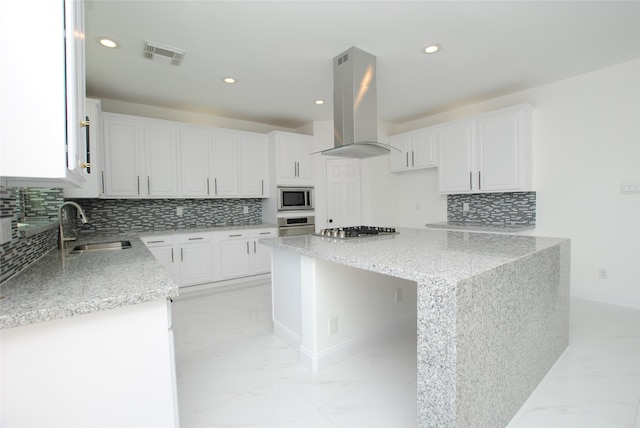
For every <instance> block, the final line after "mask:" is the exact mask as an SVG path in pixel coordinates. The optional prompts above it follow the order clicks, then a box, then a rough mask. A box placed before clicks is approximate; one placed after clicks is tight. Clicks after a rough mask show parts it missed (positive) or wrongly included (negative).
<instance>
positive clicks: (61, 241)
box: [58, 201, 87, 250]
mask: <svg viewBox="0 0 640 428" xmlns="http://www.w3.org/2000/svg"><path fill="white" fill-rule="evenodd" d="M67 205H73V206H74V207H76V209H77V210H78V214H80V221H81V222H82V224H86V223H87V216H86V215H85V214H84V210H83V209H82V207H81V206H80V205H78V204H77V203H76V202H73V201H65V202H63V203H61V204H60V206H59V207H58V223H59V224H60V239H59V242H58V244H59V248H60V249H61V250H64V243H65V242H66V241H75V240H76V239H78V233H77V232H76V236H75V237H73V238H69V237H67V238H65V236H64V227H63V226H62V209H63V208H64V207H65V206H67Z"/></svg>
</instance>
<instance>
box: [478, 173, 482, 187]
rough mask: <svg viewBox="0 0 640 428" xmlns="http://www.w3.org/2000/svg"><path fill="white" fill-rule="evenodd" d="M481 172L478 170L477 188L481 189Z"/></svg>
mask: <svg viewBox="0 0 640 428" xmlns="http://www.w3.org/2000/svg"><path fill="white" fill-rule="evenodd" d="M481 174H482V173H481V172H480V171H478V190H482V184H481V183H482V176H481Z"/></svg>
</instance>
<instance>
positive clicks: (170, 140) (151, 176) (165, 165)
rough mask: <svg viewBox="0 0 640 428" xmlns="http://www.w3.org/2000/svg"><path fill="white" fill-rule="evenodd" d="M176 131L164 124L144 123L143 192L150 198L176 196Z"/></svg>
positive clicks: (174, 128) (171, 126) (172, 126)
mask: <svg viewBox="0 0 640 428" xmlns="http://www.w3.org/2000/svg"><path fill="white" fill-rule="evenodd" d="M177 134H178V129H177V127H176V126H175V125H168V124H164V123H144V124H143V135H144V153H145V170H146V175H145V176H144V181H145V182H144V183H143V187H144V189H145V190H144V191H145V192H146V196H147V197H150V198H175V197H177V196H178V163H177V162H176V159H177V154H178V138H177Z"/></svg>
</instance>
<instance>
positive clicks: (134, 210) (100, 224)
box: [0, 187, 262, 282]
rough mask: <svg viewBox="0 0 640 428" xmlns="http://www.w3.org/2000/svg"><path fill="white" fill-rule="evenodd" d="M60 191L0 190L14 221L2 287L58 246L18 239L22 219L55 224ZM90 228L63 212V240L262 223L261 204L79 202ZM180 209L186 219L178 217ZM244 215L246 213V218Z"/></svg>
mask: <svg viewBox="0 0 640 428" xmlns="http://www.w3.org/2000/svg"><path fill="white" fill-rule="evenodd" d="M64 200H65V199H64V197H63V194H62V190H61V189H39V188H20V189H16V188H6V187H0V216H1V217H11V218H12V221H11V226H12V240H11V242H7V243H5V244H2V245H1V246H0V282H3V281H5V280H6V279H8V278H10V277H11V276H13V275H14V274H16V273H17V272H19V271H21V270H22V269H24V268H26V267H27V266H29V265H31V264H32V263H33V262H35V261H36V260H38V259H39V258H40V257H42V256H43V255H44V254H45V253H47V252H48V251H49V250H51V249H52V248H55V247H56V246H57V245H58V229H57V228H55V229H52V230H47V231H45V232H42V233H39V234H37V235H35V236H30V237H26V236H22V237H19V234H18V227H17V222H18V219H22V218H23V217H27V218H34V217H37V218H52V219H57V216H58V207H59V206H60V204H61V203H62V202H64ZM75 202H77V203H78V204H80V206H81V207H82V209H83V210H84V212H85V214H86V216H87V218H88V220H89V222H88V223H87V224H82V223H81V222H80V220H79V219H78V218H77V215H76V210H75V208H73V207H70V206H68V207H66V208H65V212H63V219H65V220H64V224H65V235H70V234H72V233H73V232H72V231H71V230H72V229H73V230H76V231H77V232H78V233H80V234H82V233H95V232H108V233H118V232H128V231H141V232H144V231H152V230H168V229H189V228H196V227H213V226H226V225H254V224H261V223H262V200H261V199H259V198H252V199H136V200H130V199H126V200H118V199H76V200H75ZM178 207H180V208H182V216H178V215H177V209H178ZM245 209H246V211H247V212H246V213H245Z"/></svg>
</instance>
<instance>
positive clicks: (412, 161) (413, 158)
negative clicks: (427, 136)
mask: <svg viewBox="0 0 640 428" xmlns="http://www.w3.org/2000/svg"><path fill="white" fill-rule="evenodd" d="M411 166H416V156H415V152H414V151H413V150H411Z"/></svg>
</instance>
